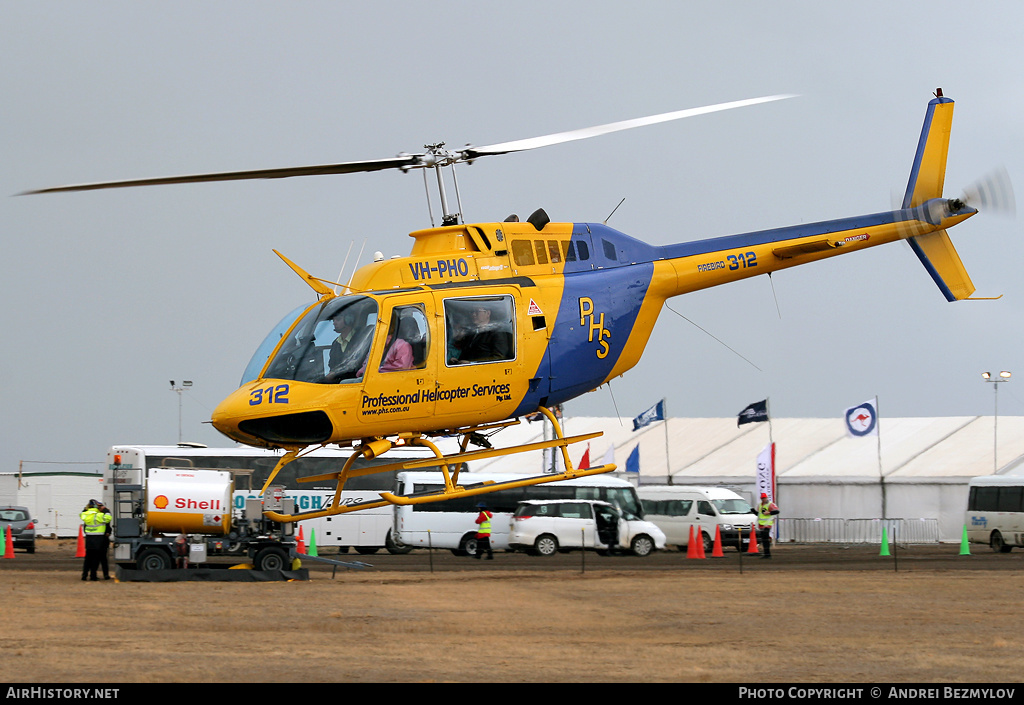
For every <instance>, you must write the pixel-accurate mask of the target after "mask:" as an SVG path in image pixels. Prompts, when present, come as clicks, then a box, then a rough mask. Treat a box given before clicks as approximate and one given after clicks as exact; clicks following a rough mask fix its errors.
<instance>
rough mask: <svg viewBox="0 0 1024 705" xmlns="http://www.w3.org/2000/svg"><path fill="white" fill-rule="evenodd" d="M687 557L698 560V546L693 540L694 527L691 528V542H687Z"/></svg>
mask: <svg viewBox="0 0 1024 705" xmlns="http://www.w3.org/2000/svg"><path fill="white" fill-rule="evenodd" d="M686 557H687V558H696V557H697V544H696V543H694V540H693V527H692V526H691V527H690V540H689V541H687V542H686Z"/></svg>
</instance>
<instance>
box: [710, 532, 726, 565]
mask: <svg viewBox="0 0 1024 705" xmlns="http://www.w3.org/2000/svg"><path fill="white" fill-rule="evenodd" d="M711 557H712V558H725V554H724V553H722V529H721V528H720V527H719V526H718V524H715V545H714V546H713V547H712V548H711Z"/></svg>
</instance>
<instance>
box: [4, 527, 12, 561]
mask: <svg viewBox="0 0 1024 705" xmlns="http://www.w3.org/2000/svg"><path fill="white" fill-rule="evenodd" d="M4 558H14V539H12V538H11V525H10V524H8V525H7V538H6V539H5V540H4Z"/></svg>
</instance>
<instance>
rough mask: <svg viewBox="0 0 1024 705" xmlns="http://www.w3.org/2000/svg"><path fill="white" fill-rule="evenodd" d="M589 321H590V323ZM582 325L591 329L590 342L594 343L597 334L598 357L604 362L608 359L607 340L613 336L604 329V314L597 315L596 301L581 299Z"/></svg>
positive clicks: (584, 297)
mask: <svg viewBox="0 0 1024 705" xmlns="http://www.w3.org/2000/svg"><path fill="white" fill-rule="evenodd" d="M587 319H589V323H588V321H587ZM580 325H581V326H588V327H589V333H590V335H589V337H588V342H591V343H593V342H594V334H595V333H596V334H597V343H598V349H597V351H596V353H597V356H598V357H599V358H601V359H602V360H603V359H604V358H606V357H608V343H607V342H606V341H605V338H611V337H612V334H611V333H609V332H608V329H607V328H605V327H604V313H603V312H602V313H600V314H595V313H594V300H593V299H590V298H588V297H586V296H583V297H580Z"/></svg>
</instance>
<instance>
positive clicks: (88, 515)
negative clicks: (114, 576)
mask: <svg viewBox="0 0 1024 705" xmlns="http://www.w3.org/2000/svg"><path fill="white" fill-rule="evenodd" d="M79 517H80V518H81V519H82V524H83V525H84V526H83V533H84V534H85V562H84V563H83V564H82V580H99V578H98V577H96V571H97V569H99V568H100V566H102V567H103V579H104V580H110V569H109V568H108V567H107V543H108V539H107V528H108V527H109V526H110V522H111V520H112V519H113V517H111V516H110V512H109V511H107V508H106V507H104V506H103V502H100V501H99V500H96V499H90V500H89V503H88V504H87V505H85V509H83V510H82V513H81V514H79Z"/></svg>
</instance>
